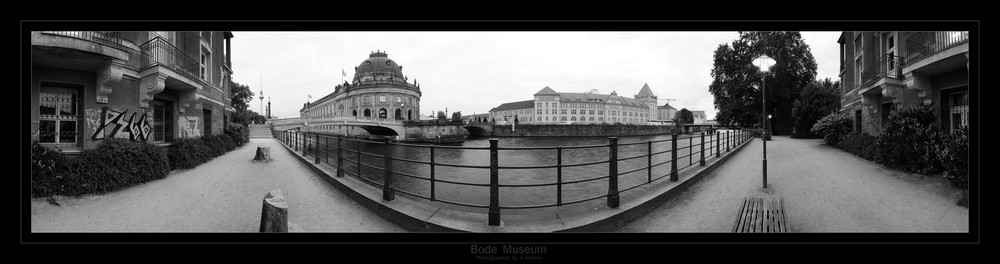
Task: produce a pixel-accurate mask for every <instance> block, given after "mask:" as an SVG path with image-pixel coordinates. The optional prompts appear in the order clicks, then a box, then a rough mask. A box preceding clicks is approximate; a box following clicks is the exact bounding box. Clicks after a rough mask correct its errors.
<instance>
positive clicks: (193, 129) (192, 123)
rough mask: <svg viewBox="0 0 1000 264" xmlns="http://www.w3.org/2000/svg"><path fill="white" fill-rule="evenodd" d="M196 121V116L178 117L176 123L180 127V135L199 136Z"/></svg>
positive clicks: (199, 130) (199, 132)
mask: <svg viewBox="0 0 1000 264" xmlns="http://www.w3.org/2000/svg"><path fill="white" fill-rule="evenodd" d="M198 121H199V118H198V117H197V116H182V117H178V118H177V124H178V125H179V126H180V128H181V137H200V136H201V129H198Z"/></svg>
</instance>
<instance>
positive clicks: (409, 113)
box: [406, 110, 413, 120]
mask: <svg viewBox="0 0 1000 264" xmlns="http://www.w3.org/2000/svg"><path fill="white" fill-rule="evenodd" d="M406 120H413V110H406Z"/></svg>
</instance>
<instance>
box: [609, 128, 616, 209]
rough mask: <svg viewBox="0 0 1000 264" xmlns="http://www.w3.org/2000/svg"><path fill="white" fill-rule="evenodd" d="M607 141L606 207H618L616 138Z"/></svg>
mask: <svg viewBox="0 0 1000 264" xmlns="http://www.w3.org/2000/svg"><path fill="white" fill-rule="evenodd" d="M608 141H609V144H608V157H609V158H608V207H610V208H618V138H617V137H609V138H608Z"/></svg>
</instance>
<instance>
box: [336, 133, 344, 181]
mask: <svg viewBox="0 0 1000 264" xmlns="http://www.w3.org/2000/svg"><path fill="white" fill-rule="evenodd" d="M337 177H338V178H339V177H344V136H341V135H337Z"/></svg>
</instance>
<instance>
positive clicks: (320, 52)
mask: <svg viewBox="0 0 1000 264" xmlns="http://www.w3.org/2000/svg"><path fill="white" fill-rule="evenodd" d="M233 35H234V38H233V39H232V52H233V54H232V62H233V71H234V72H235V73H234V74H233V79H234V80H235V81H236V82H238V83H241V84H246V85H249V86H250V88H251V89H252V90H253V91H254V93H255V95H254V98H253V101H252V102H250V106H251V109H252V110H254V111H258V112H259V111H261V104H260V100H259V96H260V91H261V88H263V91H264V96H265V97H264V103H265V104H266V103H267V101H268V98H270V101H271V107H272V109H271V111H272V115H276V116H278V117H281V118H285V117H298V115H299V113H298V110H299V109H300V108H302V104H303V103H305V102H306V101H307V100H308V99H307V95H310V94H311V95H312V97H313V100H316V99H319V98H320V97H323V96H325V95H327V94H329V93H332V92H333V90H334V86H335V85H336V84H337V83H340V82H341V69H343V70H344V71H346V72H347V80H348V81H350V79H351V78H352V77H353V76H354V67H355V66H358V65H359V64H360V63H361V62H362V61H364V60H365V59H367V58H368V55H369V54H370V53H371V52H373V51H376V50H381V51H385V52H387V53H388V56H389V58H390V59H392V60H394V61H396V62H397V63H399V65H401V66H403V74H404V75H406V76H408V77H409V79H410V81H411V82H412V81H413V80H414V79H416V80H417V81H418V82H419V83H420V90H421V91H422V92H423V96H422V97H421V104H420V109H421V113H420V114H421V115H429V114H431V113H432V111H434V112H436V111H439V110H441V111H443V110H445V108H446V107H447V109H448V111H449V112H455V111H462V114H464V115H469V114H474V113H487V112H488V111H489V110H490V108H493V107H496V106H498V105H500V104H502V103H507V102H513V101H522V100H531V99H533V94H534V93H535V92H537V91H538V90H541V89H542V88H543V87H545V86H548V87H551V88H552V89H554V90H556V91H557V92H586V91H589V90H591V89H597V90H598V92H599V93H602V94H609V93H611V92H612V91H616V92H618V94H619V95H622V96H628V97H632V96H633V95H635V94H636V93H638V92H639V89H640V88H642V85H643V84H644V83H648V84H649V87H650V88H651V89H652V90H653V93H654V94H656V95H657V96H658V97H659V98H660V99H661V101H660V102H659V103H658V105H663V104H664V103H667V101H665V100H663V99H676V100H675V101H670V104H671V105H673V106H674V107H676V108H677V109H681V108H687V109H689V110H692V111H699V110H700V111H705V113H706V114H707V115H708V118H709V119H714V118H715V113H716V110H715V108H714V106H713V105H712V100H713V99H712V94H711V93H709V92H708V85H709V84H711V83H712V78H711V76H710V75H709V74H710V72H711V69H712V52H713V51H715V49H716V48H717V47H718V46H719V44H723V43H731V42H732V41H733V40H735V39H736V38H738V34H737V33H736V32H721V31H716V32H579V31H577V32H239V31H237V32H233ZM802 35H803V38H804V39H805V41H806V43H807V44H808V45H809V47H810V49H811V51H812V53H813V57H815V59H816V63H817V64H818V73H817V77H818V78H831V79H833V80H836V79H837V74H838V72H837V71H838V70H839V64H838V63H839V62H838V57H839V56H840V55H839V51H838V47H839V46H838V44H837V38H838V37H839V35H840V32H802ZM449 115H450V114H449Z"/></svg>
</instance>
